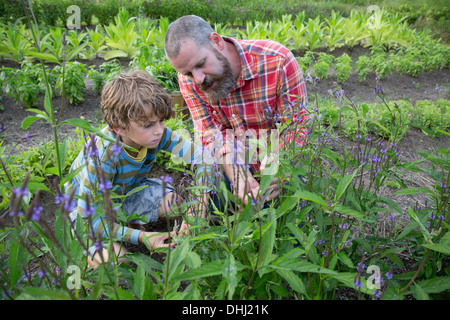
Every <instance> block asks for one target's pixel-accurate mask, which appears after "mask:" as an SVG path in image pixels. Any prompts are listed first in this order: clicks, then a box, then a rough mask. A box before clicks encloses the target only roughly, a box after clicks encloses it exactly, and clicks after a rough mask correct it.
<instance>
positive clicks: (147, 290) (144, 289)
mask: <svg viewBox="0 0 450 320" xmlns="http://www.w3.org/2000/svg"><path fill="white" fill-rule="evenodd" d="M154 286H155V285H154V283H153V281H152V280H151V278H150V277H149V276H148V275H147V274H146V272H145V270H144V268H143V267H141V266H138V268H137V270H136V273H135V274H134V287H133V290H134V293H136V295H137V296H138V298H139V299H141V300H154V299H155V298H156V293H155V292H154Z"/></svg>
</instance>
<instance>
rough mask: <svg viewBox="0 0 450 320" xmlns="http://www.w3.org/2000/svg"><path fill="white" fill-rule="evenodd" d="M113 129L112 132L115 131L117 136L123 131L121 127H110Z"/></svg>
mask: <svg viewBox="0 0 450 320" xmlns="http://www.w3.org/2000/svg"><path fill="white" fill-rule="evenodd" d="M112 129H113V130H114V132H115V133H116V134H118V135H119V136H120V135H121V132H122V131H123V130H122V129H118V128H114V127H113V128H112Z"/></svg>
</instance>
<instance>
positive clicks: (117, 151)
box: [111, 143, 122, 157]
mask: <svg viewBox="0 0 450 320" xmlns="http://www.w3.org/2000/svg"><path fill="white" fill-rule="evenodd" d="M111 152H112V153H113V154H114V156H115V157H118V156H119V155H120V153H121V152H122V146H121V145H120V144H118V143H115V144H113V145H112V146H111Z"/></svg>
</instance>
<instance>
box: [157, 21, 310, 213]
mask: <svg viewBox="0 0 450 320" xmlns="http://www.w3.org/2000/svg"><path fill="white" fill-rule="evenodd" d="M165 52H166V56H167V58H168V59H169V61H170V63H171V64H172V66H173V67H174V68H175V69H176V70H177V71H178V80H179V84H180V90H181V93H182V94H183V96H184V99H185V101H186V103H187V105H188V107H189V110H190V112H191V115H192V119H193V122H194V127H195V131H196V132H197V133H199V134H200V135H201V137H202V143H203V144H204V145H205V146H206V147H208V146H210V145H211V144H213V143H214V139H215V137H216V138H217V136H215V135H214V133H215V132H220V133H221V134H222V136H223V137H224V138H225V144H224V146H223V148H220V150H217V149H216V151H218V152H219V155H220V156H221V157H223V158H221V159H226V155H227V154H229V153H231V152H233V149H234V150H236V147H235V146H233V145H232V143H231V144H230V143H229V141H227V139H226V135H227V133H229V131H230V130H232V131H233V132H234V133H235V134H236V135H237V136H242V135H243V134H245V133H248V132H257V133H258V134H259V136H265V137H268V136H270V133H269V134H267V131H270V130H271V129H275V128H276V127H275V123H277V122H278V123H283V122H285V121H286V120H287V118H288V117H291V118H292V119H293V122H294V123H295V125H297V126H298V127H301V126H303V125H304V123H305V120H306V118H307V114H306V107H307V98H306V86H305V82H304V80H303V75H302V71H301V69H300V67H299V65H298V63H297V61H296V59H295V57H294V55H293V54H292V52H290V51H289V50H288V49H287V48H286V47H284V46H282V45H281V44H279V43H277V42H274V41H271V40H238V39H233V38H231V37H225V36H223V37H222V36H220V35H219V34H217V33H216V32H215V31H214V29H213V28H212V27H211V26H210V25H209V24H208V23H207V22H206V21H205V20H203V19H202V18H200V17H197V16H194V15H189V16H184V17H181V18H179V19H178V20H176V21H174V22H173V23H171V25H170V26H169V28H168V30H167V33H166V36H165ZM295 108H297V109H295ZM295 110H298V112H295ZM303 129H304V127H303ZM252 130H253V131H252ZM264 131H265V132H266V135H264V134H262V132H264ZM297 133H298V134H297V135H296V136H295V141H296V142H297V143H298V144H300V145H301V143H302V141H303V138H304V136H305V130H298V131H297ZM290 138H291V139H292V138H293V137H292V136H291V137H290ZM216 156H217V154H216ZM247 160H248V159H247ZM220 163H222V164H223V170H224V173H225V174H226V176H227V177H228V179H229V180H230V182H231V184H232V185H234V186H238V187H237V189H238V190H237V195H238V197H239V199H241V200H243V201H244V204H246V203H247V202H248V195H251V196H256V195H257V193H258V189H259V183H258V181H257V180H256V179H255V178H254V174H255V173H256V172H258V171H260V170H261V163H260V161H258V162H257V163H255V164H253V165H252V166H251V167H250V168H249V169H247V168H246V169H245V171H247V172H245V173H244V174H238V173H237V172H239V170H236V168H235V167H233V165H232V163H230V162H229V161H221V162H220ZM246 163H248V161H247V162H246ZM269 189H272V193H271V194H270V195H269V196H268V198H267V200H271V199H273V198H275V197H276V196H277V195H278V184H277V182H276V181H274V182H273V183H272V184H271V185H270V187H269Z"/></svg>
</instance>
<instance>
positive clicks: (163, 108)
mask: <svg viewBox="0 0 450 320" xmlns="http://www.w3.org/2000/svg"><path fill="white" fill-rule="evenodd" d="M101 110H102V112H103V114H104V120H105V122H106V123H107V124H108V126H107V127H105V128H104V129H103V130H102V132H103V133H104V134H105V135H107V136H109V137H111V138H112V139H115V141H116V142H115V143H114V142H111V141H108V140H106V139H102V138H100V137H98V136H97V137H94V136H91V138H90V141H88V143H87V144H86V146H87V147H85V148H84V149H83V150H82V151H81V152H80V154H79V155H78V157H77V158H76V159H75V161H74V162H73V164H72V167H71V171H74V170H77V168H80V167H82V166H84V165H85V166H84V167H83V168H82V169H81V171H80V172H78V173H77V175H76V176H75V177H74V178H73V179H72V180H71V181H70V182H71V184H72V187H73V188H75V197H76V198H77V200H76V201H77V208H76V209H75V210H74V211H73V212H72V213H71V214H70V217H71V220H74V219H76V218H77V216H82V217H83V218H87V217H88V216H92V215H93V213H94V212H95V210H94V209H95V205H94V204H93V201H92V196H95V195H100V196H102V192H104V191H105V189H113V188H114V192H115V193H116V194H119V195H122V194H123V195H126V194H128V193H129V192H130V191H132V190H134V189H135V188H137V187H140V186H146V187H145V188H143V189H142V190H139V191H137V192H135V193H132V194H131V195H129V196H127V197H125V199H124V200H123V203H122V208H123V210H124V212H125V213H126V214H127V215H132V214H134V213H137V215H138V216H140V217H144V218H145V220H146V221H147V222H149V223H150V222H155V221H157V220H158V218H161V217H164V216H166V215H168V214H169V213H170V212H171V206H173V205H179V204H181V202H182V201H183V199H181V197H180V196H177V195H176V194H175V189H174V188H173V186H171V185H170V184H168V183H167V181H162V180H160V179H149V178H147V177H146V175H147V174H148V173H149V171H150V170H151V168H152V165H153V162H154V160H155V157H156V154H157V153H158V152H159V151H160V150H165V151H168V152H172V153H174V154H176V155H178V156H179V157H181V158H183V159H185V160H186V161H187V162H188V163H197V164H201V163H202V158H201V157H202V154H201V152H200V150H201V149H199V148H196V147H195V145H194V144H192V143H191V142H190V141H188V140H185V139H183V138H181V137H180V136H179V135H178V134H176V133H175V132H173V131H172V130H171V129H170V128H167V127H165V126H164V120H167V119H169V118H170V117H172V116H173V110H172V98H171V96H170V95H169V94H167V92H166V91H165V90H164V88H163V87H162V86H160V85H159V84H158V83H157V82H156V81H155V79H153V78H152V77H151V76H150V75H149V74H148V73H147V72H145V71H142V70H137V71H131V72H128V73H120V74H119V75H118V76H116V77H115V78H114V79H112V80H111V81H110V82H109V83H108V84H107V85H106V86H105V87H104V89H103V91H102V96H101ZM118 139H120V141H121V142H122V143H123V144H125V145H126V146H129V147H132V148H134V149H135V150H130V149H129V148H127V147H126V146H124V147H122V148H121V147H120V145H119V144H118V141H119V140H118ZM203 163H204V162H203ZM206 168H207V167H206V166H201V165H199V166H198V169H197V174H199V175H201V174H202V173H205V169H206ZM163 187H164V188H165V190H163ZM94 190H96V191H94ZM85 220H87V219H85ZM106 221H108V220H107V219H106V218H105V216H103V217H98V218H96V219H94V220H93V221H92V234H95V238H96V239H101V238H102V237H107V236H109V232H111V236H112V238H113V239H117V240H119V241H120V240H123V241H124V242H127V243H132V244H139V243H143V242H144V239H148V242H149V243H150V245H151V247H152V248H153V249H156V248H160V247H168V246H172V247H173V246H174V244H173V243H171V244H168V243H165V241H166V240H167V239H168V237H169V236H168V234H167V233H166V234H158V233H156V232H145V231H144V229H143V226H142V225H143V224H145V222H142V221H140V220H137V219H134V220H131V221H129V222H130V223H129V227H130V228H128V227H123V226H121V225H119V224H117V223H114V224H113V225H112V226H111V225H108V224H107V223H106ZM186 228H187V225H186V224H185V223H184V222H183V224H182V225H181V229H180V231H183V230H184V229H186ZM113 248H114V249H115V252H114V253H115V254H116V255H117V256H118V257H119V256H121V255H123V254H124V253H126V249H124V247H123V245H121V244H120V243H119V242H117V243H114V244H113ZM119 249H120V252H119ZM101 251H102V252H103V260H104V261H105V260H108V257H107V250H106V249H105V248H102V246H101V245H99V243H96V245H95V246H91V247H90V248H89V255H88V258H89V259H88V262H90V264H91V265H94V266H96V265H98V263H100V262H101V260H102V259H101V257H100V256H99V254H100V252H101ZM91 258H92V260H91Z"/></svg>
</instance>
